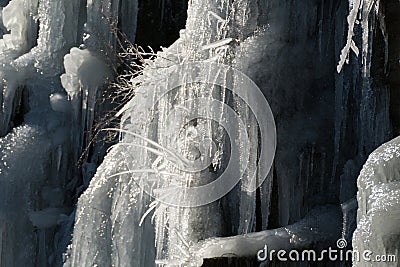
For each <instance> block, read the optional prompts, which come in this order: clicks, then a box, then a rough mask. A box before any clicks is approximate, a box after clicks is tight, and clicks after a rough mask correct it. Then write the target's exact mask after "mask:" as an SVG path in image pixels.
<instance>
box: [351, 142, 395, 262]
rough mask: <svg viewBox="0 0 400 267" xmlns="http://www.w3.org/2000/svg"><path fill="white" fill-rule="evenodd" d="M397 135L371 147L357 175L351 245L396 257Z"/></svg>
mask: <svg viewBox="0 0 400 267" xmlns="http://www.w3.org/2000/svg"><path fill="white" fill-rule="evenodd" d="M399 142H400V138H399V137H397V138H396V139H393V140H392V141H390V142H388V143H385V144H384V145H382V146H381V147H379V148H378V149H377V150H375V151H374V152H373V153H372V154H371V155H370V156H369V158H368V160H367V162H366V163H365V165H364V167H363V169H362V171H361V173H360V177H359V178H358V189H359V191H358V193H357V200H358V203H359V209H358V214H357V222H358V223H357V229H356V230H355V232H354V237H353V247H354V249H356V250H358V251H366V250H370V251H372V252H373V255H372V256H371V258H372V259H374V257H375V256H376V255H379V256H381V255H383V256H388V255H394V256H395V257H396V259H397V260H398V259H399V256H400V254H399V245H400V244H399V240H398V237H399V227H398V226H399V222H400V214H399V212H400V211H399V204H400V191H399V189H400V183H399V181H400V168H399V166H400V162H399V161H400V143H399ZM397 264H398V263H397V262H382V263H377V262H368V261H366V260H365V259H363V258H361V261H359V262H354V266H397Z"/></svg>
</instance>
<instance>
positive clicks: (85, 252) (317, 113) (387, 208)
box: [0, 0, 400, 266]
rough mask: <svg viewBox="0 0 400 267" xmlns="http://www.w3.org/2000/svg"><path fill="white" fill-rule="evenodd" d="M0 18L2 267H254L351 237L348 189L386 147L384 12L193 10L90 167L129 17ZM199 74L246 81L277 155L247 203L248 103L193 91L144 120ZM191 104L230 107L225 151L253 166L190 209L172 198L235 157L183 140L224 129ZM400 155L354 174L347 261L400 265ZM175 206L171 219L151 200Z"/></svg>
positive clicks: (365, 5) (258, 6)
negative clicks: (218, 67)
mask: <svg viewBox="0 0 400 267" xmlns="http://www.w3.org/2000/svg"><path fill="white" fill-rule="evenodd" d="M165 1H166V0H165ZM165 1H164V0H163V1H161V2H160V3H161V4H162V5H164V4H165ZM0 3H1V5H2V6H3V7H2V9H1V12H0V14H1V16H0V17H1V19H2V23H0V30H1V33H2V38H1V39H0V55H1V59H0V63H1V64H0V76H1V79H2V86H1V88H2V90H1V92H0V103H1V109H0V136H1V138H0V158H1V160H0V214H1V216H0V266H46V265H51V266H61V265H63V264H64V265H65V266H96V265H98V266H154V265H155V264H159V265H166V266H177V265H193V266H197V265H200V264H201V263H202V262H203V259H204V258H208V257H220V256H227V257H229V256H232V255H233V254H234V255H236V256H239V257H248V256H250V257H251V256H255V255H256V253H257V251H258V250H259V249H261V248H262V247H263V246H264V245H265V244H268V245H269V246H271V247H272V248H276V249H281V248H285V249H290V248H296V249H302V248H305V247H310V246H311V247H312V246H315V245H316V244H318V246H321V247H325V246H328V245H332V243H333V245H335V241H336V239H338V238H345V239H346V240H348V241H349V240H350V239H351V238H352V232H353V229H354V226H355V223H356V218H355V215H354V213H355V210H356V209H357V203H356V201H355V194H356V191H357V188H356V179H357V176H358V172H359V170H360V169H361V166H362V164H363V162H365V160H366V159H367V157H368V155H369V154H370V153H371V152H372V151H373V150H374V149H376V147H378V146H379V145H381V144H382V143H383V142H385V141H387V140H389V139H390V138H391V137H392V133H391V126H390V125H391V121H390V118H389V102H390V95H389V90H388V85H387V84H386V83H384V82H383V81H382V79H381V78H382V76H380V75H382V74H380V73H377V72H371V71H370V69H371V68H374V69H377V70H386V69H387V68H386V64H387V58H388V50H387V48H386V49H383V50H382V51H380V50H378V51H376V50H373V45H374V44H375V41H376V42H377V43H379V42H380V41H381V42H383V43H385V44H386V46H387V42H388V36H387V32H386V28H385V19H384V16H383V14H382V12H383V11H382V5H383V3H382V1H372V0H370V1H367V0H364V1H360V0H353V1H349V5H347V4H348V3H347V2H346V1H336V0H323V1H291V0H268V1H252V0H237V1H229V0H217V1H209V0H193V1H190V3H189V9H188V20H187V22H186V28H185V29H183V30H181V32H180V38H179V39H178V40H177V41H176V42H175V43H174V44H173V45H171V46H170V47H168V48H165V49H163V50H162V51H161V52H158V53H157V55H156V57H155V58H153V59H151V60H146V61H145V62H144V64H143V66H142V67H143V70H142V73H141V75H139V76H135V77H133V78H132V79H131V80H128V81H126V82H127V84H128V85H129V86H131V88H130V89H131V90H132V91H134V94H135V97H134V98H133V99H132V100H130V101H129V103H128V104H127V105H126V106H125V107H123V108H121V110H119V112H118V116H120V115H122V119H121V124H120V127H115V128H110V129H108V131H109V132H117V133H119V135H120V139H119V143H118V144H116V145H115V146H113V147H112V148H111V149H110V150H109V152H108V154H107V155H106V156H105V158H104V161H103V163H102V164H101V165H100V166H99V167H98V165H99V164H100V162H101V161H102V155H103V154H104V150H103V149H102V148H99V147H98V146H96V145H93V142H92V137H94V135H96V134H98V133H97V132H95V131H94V130H93V129H94V128H95V123H96V117H97V116H99V114H102V113H103V112H107V111H108V108H109V107H108V106H101V104H100V103H99V101H98V98H99V95H100V94H101V93H102V91H103V89H104V88H105V87H106V86H107V83H109V82H110V81H111V80H112V79H113V78H114V77H115V75H116V74H117V73H116V66H118V52H119V51H120V50H119V49H120V48H119V46H121V43H119V41H120V40H118V38H116V36H117V35H118V31H119V30H121V31H123V32H125V33H126V35H125V36H126V38H128V39H130V40H131V41H132V40H133V39H134V36H135V32H136V18H137V12H138V2H137V1H136V0H135V1H132V0H102V1H94V0H88V1H79V0H72V1H53V0H29V1H28V0H26V1H22V0H12V1H0ZM162 14H164V13H163V12H162ZM357 46H359V47H361V50H362V51H361V54H362V56H361V57H357V56H358V54H360V52H359V49H358V48H357ZM350 51H354V52H355V55H353V54H352V53H351V52H350ZM372 52H374V53H375V54H374V53H372ZM377 58H384V62H381V61H380V60H378V59H377ZM200 60H201V61H203V62H208V63H209V64H213V63H223V64H226V65H229V66H232V67H234V68H236V69H238V70H239V71H241V72H243V73H244V74H246V75H248V76H249V77H250V78H251V79H252V80H253V81H254V82H255V83H256V84H257V85H258V86H259V87H260V89H261V90H262V93H263V94H264V95H265V97H266V98H267V100H268V101H269V103H270V105H271V109H272V111H273V113H274V115H275V118H276V127H277V133H278V140H277V141H278V147H277V153H276V158H275V162H274V165H273V168H272V171H271V172H270V174H269V175H268V177H267V178H266V180H265V182H264V183H263V184H262V186H261V187H260V188H259V189H258V190H256V191H252V190H248V189H249V188H251V187H252V181H253V180H252V178H254V177H257V175H256V176H254V173H259V172H258V171H259V168H258V166H257V164H256V163H257V159H258V155H259V154H258V152H259V141H260V139H259V133H258V131H259V129H258V126H257V122H256V118H255V116H253V115H252V114H251V112H250V110H249V109H248V108H247V107H246V105H245V103H244V101H243V99H240V98H239V97H238V96H236V95H233V94H231V93H229V92H228V91H227V90H221V88H220V87H218V86H207V85H204V84H199V83H194V84H190V85H185V86H180V87H177V88H176V90H174V91H173V92H172V93H170V94H169V95H167V96H166V97H165V98H163V99H161V100H160V101H159V102H157V105H156V108H155V109H149V108H148V107H149V104H150V103H153V102H152V101H153V100H154V98H155V96H156V95H157V93H158V92H161V91H163V90H164V89H165V88H168V87H169V86H170V84H172V83H173V82H174V81H175V80H176V79H180V81H182V82H184V78H182V77H181V76H180V75H177V74H176V73H175V72H174V65H176V64H180V63H188V62H195V61H200ZM338 62H339V64H338V65H337V63H338ZM345 63H349V65H348V66H344V64H345ZM335 66H337V71H339V73H335ZM205 70H207V69H205ZM226 77H228V78H229V77H230V76H229V75H228V74H226ZM231 83H235V81H232V80H229V79H227V81H226V85H227V86H229V85H231ZM200 97H201V98H204V99H211V98H213V99H216V100H219V101H221V102H222V103H225V104H229V105H230V106H231V107H232V108H233V110H234V111H235V112H236V113H237V114H238V115H239V117H240V118H241V119H242V120H243V121H244V124H243V125H245V127H243V125H242V124H240V123H237V125H238V127H237V128H236V132H235V133H234V134H235V137H236V138H235V139H234V140H233V141H234V142H236V143H237V144H238V145H239V147H246V148H247V149H248V150H249V151H250V152H251V153H250V154H249V160H248V159H246V157H245V153H243V154H241V155H240V156H241V157H239V159H238V166H239V172H241V171H243V172H244V175H243V177H242V179H241V181H240V182H239V183H238V184H237V185H236V186H235V187H234V188H233V190H232V191H231V192H230V193H228V194H227V195H225V196H224V197H223V198H221V199H220V200H218V201H216V202H213V203H210V204H208V205H205V206H199V207H195V208H188V207H186V206H184V205H181V206H180V205H179V201H180V200H181V199H180V197H182V199H184V197H183V195H182V194H179V193H178V192H172V194H170V193H171V190H170V186H171V187H172V188H175V187H173V186H175V185H176V184H178V185H181V186H182V185H184V186H187V187H190V186H200V185H203V184H205V183H208V182H210V181H213V180H215V179H216V178H217V177H218V175H219V174H220V173H221V172H222V171H223V169H224V168H225V167H226V166H227V162H228V160H227V159H228V156H229V153H228V152H229V151H230V147H229V146H228V141H232V140H228V139H229V134H228V133H227V132H226V131H224V129H222V128H221V127H219V125H217V124H216V123H215V122H210V121H207V120H206V119H197V120H193V121H189V122H188V123H186V124H184V123H183V122H185V120H187V119H188V117H189V116H187V114H185V110H186V111H187V110H188V109H189V108H193V109H196V110H197V111H198V112H199V113H200V114H207V113H212V114H213V118H217V117H218V120H219V121H224V119H226V118H228V112H227V111H226V110H225V109H224V108H223V107H222V106H219V105H216V106H212V105H209V104H205V105H202V104H197V105H196V104H193V103H194V102H190V101H189V100H192V99H195V98H200ZM188 101H189V103H192V104H193V105H192V106H190V107H189V108H188V107H187V106H185V105H187V102H188ZM172 109H174V112H175V113H172V114H170V113H169V111H171V110H172ZM179 123H183V125H184V127H183V128H179ZM244 132H246V134H247V135H248V137H249V140H250V142H246V141H245V136H244V135H245V134H244ZM197 144H201V145H202V146H200V145H198V146H197ZM87 147H89V148H90V149H89V150H90V152H89V153H86V154H84V156H83V157H81V154H82V150H84V149H85V148H87ZM177 151H178V152H179V153H178V152H177ZM397 154H398V139H395V140H393V141H392V142H390V143H387V144H385V145H384V146H383V147H381V148H380V149H378V150H376V151H375V152H374V153H373V154H371V156H370V157H369V160H368V161H367V163H366V165H365V166H364V168H363V171H362V172H361V175H360V178H359V180H358V188H359V192H358V196H357V201H358V215H357V216H358V218H357V222H358V225H357V230H356V231H355V234H354V238H353V246H354V248H357V249H366V248H368V249H374V250H376V251H379V252H382V253H398V252H397V250H398V247H399V245H398V244H394V245H392V244H389V243H390V242H391V240H392V239H391V238H392V237H393V236H390V237H388V235H387V234H389V233H390V234H391V235H396V234H397V230H396V225H397V218H398V214H397V213H398V212H397V210H396V207H397V205H398V199H399V198H398V192H397V191H398V188H399V187H398V186H397V178H398V177H397V176H398V166H399V164H400V163H399V162H398V155H397ZM198 158H200V159H201V160H200V161H198V162H199V164H200V163H204V162H205V163H206V164H208V165H207V168H206V169H205V170H203V171H202V172H198V173H191V172H189V173H188V172H183V171H182V170H181V169H179V168H177V166H179V167H181V165H182V166H186V167H187V165H185V164H186V163H187V160H188V159H198ZM247 160H248V162H250V164H249V165H247V168H246V169H244V168H242V165H241V164H242V163H243V162H246V161H247ZM78 161H79V163H81V164H82V167H81V168H78V167H76V163H77V162H78ZM179 164H181V165H179ZM94 173H95V174H94ZM93 175H94V177H93V178H92V176H93ZM160 176H161V177H164V178H165V177H167V179H165V180H164V183H159V182H157V181H159V178H160ZM177 177H178V178H177ZM257 179H263V177H257ZM154 181H156V182H154ZM189 185H190V186H189ZM149 192H151V193H152V194H153V195H156V196H157V197H158V198H156V199H154V198H152V197H150V196H149V194H148V193H149ZM81 193H82V195H80V194H81ZM78 196H79V200H78V204H77V207H76V208H74V201H75V199H76V198H77V197H78ZM171 197H172V198H173V199H174V201H177V202H178V205H175V206H171V205H168V204H166V203H164V202H163V201H162V200H163V198H171ZM339 207H341V208H342V213H343V214H342V213H341V212H340V209H339ZM382 215H388V216H385V217H384V218H385V221H383V220H382V218H383V216H382ZM342 216H343V219H342ZM387 218H390V220H388V219H387ZM386 219H387V220H386ZM382 225H385V227H381V226H382ZM371 229H372V230H371ZM71 233H73V235H72V236H71ZM325 233H328V234H327V235H329V237H328V238H327V236H325ZM71 239H72V240H71ZM396 249H397V250H396ZM22 252H23V253H22ZM359 264H360V265H361V266H364V265H363V264H364V263H359Z"/></svg>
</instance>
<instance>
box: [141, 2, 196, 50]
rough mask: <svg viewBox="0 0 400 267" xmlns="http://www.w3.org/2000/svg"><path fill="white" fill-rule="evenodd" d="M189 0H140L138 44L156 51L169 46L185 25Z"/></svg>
mask: <svg viewBox="0 0 400 267" xmlns="http://www.w3.org/2000/svg"><path fill="white" fill-rule="evenodd" d="M187 7H188V0H175V1H171V0H161V1H148V0H139V13H138V23H137V25H138V27H137V31H136V44H137V45H139V46H142V47H147V46H151V47H152V48H153V49H154V50H155V51H157V50H159V48H160V47H161V46H163V47H168V46H170V45H171V44H172V43H174V42H175V41H176V40H177V39H178V38H179V31H180V30H181V29H183V28H184V27H185V23H186V18H187Z"/></svg>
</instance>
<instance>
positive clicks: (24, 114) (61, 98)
mask: <svg viewBox="0 0 400 267" xmlns="http://www.w3.org/2000/svg"><path fill="white" fill-rule="evenodd" d="M128 2H129V3H128ZM2 6H4V7H3V8H2V10H1V18H2V32H3V33H4V34H2V38H1V40H0V55H1V63H2V64H1V68H0V75H1V79H2V84H1V91H0V104H1V109H0V136H2V137H1V138H0V157H1V163H0V183H1V188H0V196H1V202H0V214H1V216H0V218H1V219H0V229H1V231H0V233H1V234H0V244H1V245H0V266H56V265H58V266H59V265H61V263H62V253H63V252H64V251H65V249H66V245H67V244H68V243H69V242H70V238H71V237H70V234H71V227H72V225H71V222H73V219H74V217H73V216H74V213H73V204H74V200H73V198H74V197H76V195H75V194H76V193H77V192H78V190H77V188H78V187H79V186H80V185H82V184H83V182H82V177H85V179H86V180H87V179H89V178H88V177H90V176H91V174H90V173H91V171H90V168H85V169H84V170H82V169H81V168H80V167H77V161H78V158H79V156H80V154H81V153H82V151H83V149H84V145H85V146H87V144H88V143H89V141H88V142H87V143H85V142H83V141H82V139H83V137H82V136H84V131H87V130H88V129H90V128H91V125H92V124H93V123H94V121H95V116H94V115H93V114H94V113H95V109H96V108H97V112H99V106H98V105H97V106H95V105H94V102H95V101H96V97H98V96H97V95H98V94H101V90H102V89H103V88H105V84H106V82H107V79H111V78H112V75H111V73H112V71H113V68H112V67H113V64H112V63H116V61H115V58H116V56H115V54H113V55H107V54H106V53H105V52H102V51H104V49H103V50H101V47H106V46H107V47H109V49H114V50H115V51H117V50H118V48H117V47H116V45H115V44H116V43H115V38H114V35H113V34H112V33H111V32H112V31H111V30H110V24H115V21H118V19H123V20H124V22H123V23H122V24H123V25H124V27H126V28H127V29H132V27H133V28H135V19H136V13H137V8H136V7H137V2H136V1H96V3H95V4H93V3H92V2H89V3H86V1H80V0H74V1H48V0H36V1H35V0H33V1H19V0H13V1H10V2H8V1H3V2H2ZM121 6H124V7H130V8H129V10H124V11H121V9H120V8H121ZM101 12H104V13H106V14H107V15H108V16H107V21H105V18H104V17H105V15H104V16H103V15H102V14H101ZM3 26H4V27H3ZM107 27H108V28H107ZM106 29H107V30H106ZM115 30H117V28H115ZM89 31H91V33H92V32H96V31H100V32H101V33H102V32H107V33H110V34H107V36H105V37H103V36H100V37H101V38H99V36H97V37H95V36H92V37H91V38H89V37H88V34H89ZM84 33H86V34H85V41H86V43H85V46H84V47H81V48H75V49H73V50H72V54H73V55H72V56H75V58H73V60H72V61H73V62H72V63H68V60H66V61H67V62H66V63H65V62H64V61H65V60H64V56H65V55H66V54H68V53H69V51H70V49H71V48H72V47H74V46H75V47H77V46H79V45H80V44H81V43H82V42H83V39H84ZM134 34H135V32H134V31H131V34H130V37H133V36H134ZM89 42H92V43H89ZM110 47H113V48H110ZM83 49H86V50H83ZM91 51H95V52H91ZM74 52H75V54H74ZM77 58H80V59H81V61H80V62H79V63H78V62H76V61H77ZM67 59H68V57H67ZM104 62H107V66H106V67H103V68H101V66H104V65H105V63H104ZM64 66H65V70H66V71H67V73H69V74H71V75H72V76H73V77H72V78H73V79H72V80H73V82H75V84H74V85H75V86H76V87H74V85H71V84H70V83H69V82H65V79H64V81H61V80H60V76H61V74H63V72H64ZM94 67H95V68H96V69H97V71H96V72H95V74H96V75H94V74H93V68H94ZM99 76H101V77H99ZM71 90H72V91H74V92H76V94H77V95H78V96H80V95H83V96H84V97H83V100H82V99H80V100H79V101H81V102H80V103H81V104H80V105H83V107H82V106H80V107H79V108H78V109H79V110H77V105H76V103H74V102H73V101H70V100H71V99H72V97H71V96H69V95H68V93H69V92H70V91H71ZM75 99H76V98H75ZM76 101H77V100H76ZM85 101H86V102H85ZM77 113H79V115H78V114H77ZM82 114H83V115H82ZM79 116H82V118H80V117H79ZM78 117H79V118H78ZM77 118H78V119H77ZM81 125H83V126H81ZM3 136H4V137H3ZM96 156H97V155H96ZM99 157H100V156H99ZM96 159H97V158H96ZM84 162H85V163H87V164H86V165H85V166H91V168H92V169H93V168H95V167H96V166H97V165H96V161H95V162H90V158H88V159H87V160H86V159H85V160H84ZM91 164H92V165H95V166H94V167H93V166H92V165H91ZM84 187H85V186H84V185H83V186H82V189H81V190H83V188H84Z"/></svg>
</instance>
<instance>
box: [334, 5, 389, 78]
mask: <svg viewBox="0 0 400 267" xmlns="http://www.w3.org/2000/svg"><path fill="white" fill-rule="evenodd" d="M349 8H350V13H349V15H348V17H347V23H348V33H347V42H346V45H345V46H344V48H343V49H342V52H341V54H340V60H339V63H338V66H337V71H338V72H341V70H342V68H343V66H344V64H345V63H347V64H348V63H349V56H350V52H351V51H353V52H354V53H355V54H356V55H357V56H358V55H359V54H360V50H359V48H358V47H357V45H356V42H355V40H354V37H355V27H356V25H358V24H360V23H361V29H362V45H361V46H362V63H363V68H364V75H367V74H368V73H369V67H370V62H369V60H368V55H369V54H370V53H371V50H370V49H372V48H371V47H370V46H371V45H370V44H371V40H370V38H371V37H372V36H371V32H372V29H371V25H370V22H371V16H376V18H377V20H378V23H379V26H380V28H381V30H382V34H383V36H384V38H385V43H386V46H387V42H388V40H387V34H386V27H385V22H384V21H383V19H384V17H383V16H382V13H381V12H382V9H381V5H380V0H349ZM374 20H375V19H374ZM374 20H373V21H374ZM372 27H373V26H372ZM386 50H387V47H386ZM385 61H386V62H387V52H386V58H385Z"/></svg>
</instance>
